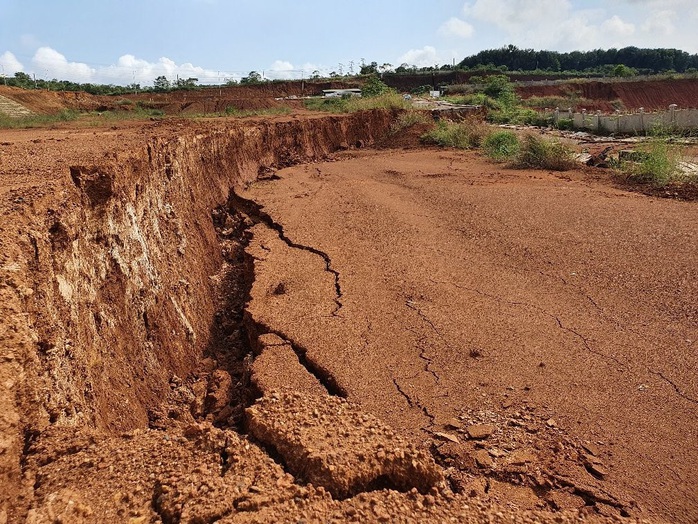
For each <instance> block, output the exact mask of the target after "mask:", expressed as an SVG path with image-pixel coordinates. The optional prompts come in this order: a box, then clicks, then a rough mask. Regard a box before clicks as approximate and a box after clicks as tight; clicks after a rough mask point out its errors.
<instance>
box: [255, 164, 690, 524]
mask: <svg viewBox="0 0 698 524" xmlns="http://www.w3.org/2000/svg"><path fill="white" fill-rule="evenodd" d="M334 160H335V161H333V162H327V163H320V164H315V165H312V166H300V167H295V168H290V169H288V170H283V171H279V172H277V176H278V177H279V179H278V180H274V181H266V182H260V183H258V184H255V185H254V186H252V187H250V189H249V190H248V191H246V192H245V193H244V194H243V196H244V197H245V198H248V199H252V200H255V201H256V202H258V203H261V204H263V205H264V209H263V211H264V212H265V213H267V214H268V215H269V216H271V217H274V219H275V221H276V223H277V224H278V226H277V229H278V228H279V227H281V228H283V231H284V235H285V236H286V237H287V238H290V239H292V240H293V242H294V243H296V244H299V245H310V246H314V248H315V249H316V250H319V251H321V252H322V253H324V256H325V257H327V258H329V259H330V260H331V267H332V269H333V271H334V272H335V273H336V275H338V279H339V283H340V287H339V288H337V287H336V286H335V274H330V273H328V272H327V270H326V266H325V263H324V260H323V257H318V256H315V257H313V256H312V254H311V253H308V252H307V251H303V250H298V249H294V248H293V246H289V245H288V244H287V243H284V242H280V241H279V239H278V236H275V235H274V234H273V231H271V232H269V231H265V230H258V229H256V228H255V229H254V230H253V231H252V233H253V238H252V241H251V243H250V245H249V247H248V252H249V253H250V254H251V255H252V256H253V257H254V258H255V262H254V264H255V282H254V284H253V286H252V289H251V301H250V303H249V305H248V312H249V314H250V315H251V316H252V317H253V318H254V319H255V321H256V323H258V324H261V325H264V326H266V327H267V329H269V330H270V331H273V332H275V333H277V334H279V335H281V336H282V337H283V338H284V339H285V340H288V341H291V343H293V344H294V345H296V346H298V347H302V348H305V349H306V353H305V357H306V359H307V360H309V361H312V362H314V365H315V366H316V367H317V368H320V369H324V370H327V371H328V372H329V373H331V374H332V376H333V377H334V380H335V382H336V383H337V384H338V385H339V386H340V387H341V389H342V390H343V391H345V392H346V393H347V394H348V397H347V398H348V399H349V400H357V401H360V402H361V404H362V406H363V407H364V408H365V409H367V410H368V411H370V412H371V413H375V414H377V415H378V416H379V417H380V418H381V419H383V420H385V421H386V422H388V423H389V424H390V425H391V426H392V427H394V428H396V429H398V430H400V431H402V432H404V434H406V435H409V436H411V437H412V438H415V439H419V440H421V441H422V442H423V443H425V445H429V446H431V447H432V449H434V450H435V452H436V454H437V456H438V457H439V458H440V460H441V463H442V464H444V465H446V466H449V467H453V468H454V470H452V474H451V475H450V477H449V479H450V481H451V483H452V485H453V486H454V488H455V489H456V490H462V491H464V492H477V491H478V489H480V491H481V493H485V492H486V494H487V495H488V496H492V497H495V496H500V497H511V498H513V499H516V500H517V501H519V502H520V501H522V500H528V501H529V504H531V505H533V506H534V505H535V504H536V503H537V502H541V501H543V502H544V503H548V504H550V505H559V506H560V507H570V506H572V507H574V505H575V504H580V505H584V504H589V503H591V504H594V505H596V506H600V507H604V506H605V507H606V508H607V510H608V511H609V512H611V513H612V512H613V511H615V512H616V513H615V514H617V515H621V514H631V515H650V516H654V517H656V518H660V519H661V518H666V519H668V520H669V521H676V522H686V523H688V522H692V521H694V520H695V519H696V518H697V517H698V506H696V505H695V500H698V499H697V498H696V495H697V492H696V488H695V486H696V483H697V482H698V479H697V478H696V477H695V474H696V471H698V468H696V464H697V463H698V455H696V453H695V448H694V446H693V445H692V442H693V441H694V440H695V437H696V433H695V432H696V421H697V420H698V408H697V404H696V403H697V402H698V389H697V388H698V384H697V383H696V380H695V376H694V373H693V371H692V370H693V369H695V368H696V365H697V364H698V362H696V360H695V352H694V351H693V347H694V345H695V341H696V338H697V337H696V335H697V334H698V310H697V309H696V304H697V303H698V302H697V301H696V298H697V297H698V288H697V287H696V285H697V283H698V273H697V272H696V267H698V266H697V265H696V262H697V260H696V256H697V255H698V252H697V251H696V249H695V247H696V245H698V237H697V236H696V235H697V233H696V230H695V227H694V226H693V224H694V223H696V222H697V221H698V208H696V207H695V203H694V202H678V201H671V200H666V199H663V200H660V199H655V198H651V197H646V196H643V195H639V194H634V193H628V192H626V191H623V190H619V189H617V188H615V187H614V184H615V183H614V182H613V181H612V180H611V179H610V175H609V178H608V179H606V180H603V178H602V177H601V176H596V179H594V178H592V176H590V175H588V174H587V173H585V172H572V173H563V174H557V175H555V174H552V173H546V172H527V171H518V170H512V169H502V168H501V167H498V166H496V165H493V164H490V163H488V162H484V161H483V160H482V159H481V158H479V157H478V156H477V155H476V154H474V153H452V152H443V151H437V150H431V151H428V150H427V151H425V150H416V151H415V150H413V151H408V152H399V153H395V152H383V153H376V152H371V151H366V152H351V153H346V154H344V155H341V156H340V157H336V158H335V159H334ZM281 284H283V288H284V290H285V292H284V293H283V294H274V293H273V292H272V290H274V289H276V288H278V286H279V285H281ZM337 302H339V303H340V304H341V307H340V308H339V309H337ZM482 425H486V426H489V428H488V429H486V430H483V429H482V427H480V428H479V429H474V430H473V428H472V426H482ZM473 432H474V433H473ZM483 473H485V475H486V478H488V479H490V483H489V484H487V485H486V486H482V487H481V488H478V487H477V483H478V482H479V480H478V479H479V478H481V475H482V474H483ZM504 494H506V495H504ZM536 501H537V502H536ZM520 503H521V502H520Z"/></svg>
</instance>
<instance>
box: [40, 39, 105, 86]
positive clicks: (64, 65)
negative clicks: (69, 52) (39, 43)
mask: <svg viewBox="0 0 698 524" xmlns="http://www.w3.org/2000/svg"><path fill="white" fill-rule="evenodd" d="M32 65H33V66H34V68H35V69H36V71H35V73H36V74H37V76H40V77H41V78H44V79H47V80H48V79H51V78H58V79H61V80H62V79H70V80H72V81H74V82H91V81H92V79H93V78H94V76H95V73H96V70H95V69H93V68H91V67H90V66H88V65H87V64H83V63H80V62H69V61H68V60H67V59H66V57H65V56H63V55H62V54H60V53H59V52H58V51H56V50H55V49H51V48H50V47H40V48H39V49H37V50H36V53H35V54H34V57H33V58H32Z"/></svg>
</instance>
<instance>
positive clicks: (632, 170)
mask: <svg viewBox="0 0 698 524" xmlns="http://www.w3.org/2000/svg"><path fill="white" fill-rule="evenodd" d="M637 158H638V160H637V161H625V162H623V163H622V164H621V166H620V167H621V171H622V172H623V173H625V174H626V175H627V176H628V178H630V179H631V180H635V181H637V182H641V183H645V184H652V185H654V186H657V187H663V186H665V185H667V184H670V183H672V182H679V183H682V182H691V181H695V177H691V176H688V175H686V174H684V173H683V171H682V170H681V169H679V162H681V155H680V153H679V150H678V148H677V147H676V146H672V145H670V144H668V143H667V142H666V141H665V140H662V139H659V138H655V139H652V140H650V141H649V142H647V143H645V144H643V145H641V146H640V147H638V151H637Z"/></svg>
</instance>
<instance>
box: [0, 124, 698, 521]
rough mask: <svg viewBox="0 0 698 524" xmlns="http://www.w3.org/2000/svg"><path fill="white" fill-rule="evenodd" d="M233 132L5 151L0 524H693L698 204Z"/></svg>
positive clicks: (421, 152)
mask: <svg viewBox="0 0 698 524" xmlns="http://www.w3.org/2000/svg"><path fill="white" fill-rule="evenodd" d="M235 122H236V123H233V121H231V122H229V123H226V121H224V120H215V121H207V122H200V123H193V122H190V121H186V120H182V121H177V120H172V121H168V122H162V123H161V122H148V123H143V124H139V123H135V122H127V123H118V124H115V125H112V126H108V127H104V128H102V127H99V128H90V129H70V127H69V126H68V127H65V128H61V129H53V130H49V129H46V130H33V131H31V130H27V131H3V132H1V133H0V144H1V145H2V149H0V161H1V162H2V164H0V166H1V168H0V213H1V215H0V217H1V218H2V223H0V245H1V246H2V247H3V253H2V256H0V277H1V279H0V292H1V293H2V295H0V298H2V301H0V311H2V314H3V321H2V322H0V343H1V344H2V346H1V347H2V357H3V359H2V360H1V361H0V379H1V380H0V407H2V410H3V413H4V415H3V417H0V474H2V476H0V479H2V482H7V484H6V485H4V486H2V485H0V488H2V489H0V495H2V496H1V497H0V522H1V521H2V520H3V519H7V516H8V513H7V512H6V509H5V507H4V506H3V505H2V504H4V503H5V502H6V501H9V502H7V503H8V504H10V505H9V506H7V507H9V508H12V507H13V506H12V505H13V504H15V505H16V506H17V507H20V508H24V509H25V510H26V509H28V510H29V512H28V514H27V515H28V517H29V521H33V522H56V521H57V519H62V520H63V521H65V522H95V521H99V522H114V521H120V522H131V523H133V524H135V523H138V522H176V521H182V522H214V521H217V520H220V519H224V521H229V522H255V521H258V522H270V521H284V522H298V521H299V520H305V521H308V522H328V521H335V522H344V521H363V522H373V521H383V522H386V521H391V519H392V520H395V521H400V522H412V521H422V522H434V521H437V522H449V521H451V522H453V521H459V522H503V523H504V522H538V521H542V522H555V521H560V522H574V521H577V519H578V518H581V517H579V515H580V514H581V515H586V516H587V517H588V518H591V519H594V518H604V517H608V518H626V519H628V521H631V520H632V519H634V518H650V519H652V520H653V521H655V522H663V521H668V522H680V523H689V522H695V521H696V520H697V519H698V504H697V503H696V500H698V491H697V488H696V485H697V483H698V450H697V449H696V446H695V442H696V441H697V438H698V435H697V434H696V433H697V432H698V424H697V422H698V416H697V415H698V407H697V405H696V404H698V383H697V382H696V374H695V370H696V353H695V348H696V343H695V341H696V339H698V325H697V324H698V278H697V277H698V269H697V268H698V264H697V262H698V231H697V230H696V228H695V224H696V223H698V208H697V207H696V202H681V201H676V200H670V199H661V198H655V197H651V196H645V195H642V194H639V193H633V192H628V191H624V190H623V189H621V188H619V187H616V186H614V185H613V184H612V183H610V181H609V180H608V176H607V175H606V174H605V172H591V171H572V172H567V173H563V174H553V173H547V172H540V171H519V170H512V169H507V168H504V167H503V166H500V165H497V164H492V163H490V162H487V161H485V160H483V159H482V158H481V157H479V156H478V155H477V154H475V153H462V152H453V151H443V150H437V149H422V148H418V149H408V150H403V149H390V148H389V147H388V148H385V149H382V150H371V149H364V148H363V146H366V145H370V144H369V142H370V141H371V139H372V137H371V133H370V132H368V130H369V129H370V128H371V127H372V126H373V127H374V128H376V129H377V128H378V127H380V126H382V127H383V128H386V129H387V127H388V123H389V122H388V120H387V118H386V117H384V116H383V117H380V116H377V117H375V118H374V117H370V118H368V117H367V118H366V119H364V120H362V119H361V118H360V117H356V118H354V117H349V116H345V117H336V116H335V117H327V118H325V117H321V116H317V115H315V116H312V117H305V116H302V115H301V116H298V115H293V116H288V117H285V118H278V119H275V120H273V121H272V120H264V121H261V120H259V121H257V120H246V121H245V123H239V122H237V121H235ZM314 129H322V136H319V137H318V136H314V134H313V133H314V131H313V130H314ZM352 137H353V138H352ZM359 137H360V140H358V138H359ZM320 139H321V140H320ZM399 139H400V137H394V140H393V143H399ZM407 142H409V141H407ZM407 142H406V143H407ZM270 144H271V145H270ZM388 145H389V144H388ZM358 146H362V147H361V148H358ZM337 150H345V151H344V152H336V151H337ZM221 159H223V160H221ZM298 162H302V163H301V164H299V165H295V166H294V167H287V168H284V166H288V165H293V164H298ZM211 165H215V166H216V168H215V169H212V170H208V171H207V166H211ZM81 166H82V167H81ZM85 166H87V167H85ZM90 166H96V169H97V170H96V171H91V167H90ZM71 168H72V169H71ZM228 169H229V170H231V173H226V172H225V171H226V170H228ZM232 170H237V171H236V172H235V173H234V175H235V176H233V173H232ZM243 175H244V176H243ZM256 177H260V178H264V180H259V181H258V182H255V183H252V184H249V185H248V184H247V183H246V182H247V181H249V180H251V179H254V178H256ZM243 182H245V183H243ZM230 189H234V190H235V191H236V194H234V195H233V198H231V199H230V200H229V202H228V206H227V208H226V209H225V210H224V207H225V199H226V197H227V192H228V191H229V190H230ZM107 223H108V227H107V225H105V224H107ZM219 244H220V245H219ZM243 252H244V253H246V255H244V253H243ZM116 255H119V256H118V257H117V256H116ZM129 257H130V258H129ZM148 257H151V258H150V259H148ZM114 261H116V262H114ZM144 261H145V262H148V264H145V262H144ZM102 265H104V266H105V267H106V268H107V269H108V271H107V270H105V269H104V268H103V269H102V270H100V269H99V268H100V267H102ZM122 266H123V267H122ZM124 267H125V268H126V270H124V269H123V268H124ZM120 268H121V269H120ZM100 271H102V272H103V273H104V274H105V275H106V277H104V278H103V277H102V276H100V274H101V273H100ZM129 271H130V272H131V273H130V275H131V277H129V278H126V276H127V275H128V274H129V273H128V272H129ZM241 275H242V276H241ZM245 278H248V279H250V280H251V282H250V283H249V289H243V288H245V286H243V285H242V284H240V281H242V280H244V279H245ZM139 279H140V280H139ZM221 282H223V285H221ZM71 286H73V287H71ZM72 289H75V293H74V294H72V291H71V290H72ZM233 291H234V292H235V294H236V296H235V297H234V298H233V299H229V298H230V297H225V296H222V297H220V302H221V303H220V304H218V303H216V300H217V299H216V300H214V299H212V298H211V295H212V294H214V293H216V292H217V293H221V294H222V295H225V293H226V292H231V293H232V292H233ZM243 291H244V293H243ZM66 297H67V298H66ZM71 297H72V298H71ZM173 299H176V300H177V301H178V302H175V301H174V300H173ZM245 301H247V304H246V305H245V304H244V302H245ZM243 306H244V311H243ZM230 309H235V312H234V315H230V311H228V310H230ZM197 315H198V316H197ZM243 316H244V319H245V320H244V324H245V329H242V325H241V320H240V319H241V318H242V317H243ZM211 317H213V318H211ZM212 325H213V327H212ZM216 325H218V328H216ZM216 329H219V331H220V333H216V331H215V330H216ZM209 330H210V331H211V332H210V333H209ZM244 335H249V338H250V339H251V340H250V344H249V346H251V347H252V350H253V351H252V350H251V351H250V352H248V353H246V351H247V350H248V349H249V348H248V347H247V346H248V345H247V344H245V343H243V342H244V341H243V340H242V339H243V338H244ZM207 336H208V338H207ZM197 337H198V338H197ZM217 337H218V338H220V340H218V338H217ZM59 343H60V344H59ZM232 349H234V352H233V351H232ZM194 350H196V351H198V353H192V352H193V351H194ZM204 350H206V351H207V352H204ZM226 351H227V352H228V353H227V354H226ZM204 356H206V357H208V358H205V359H204V358H203V357H204ZM146 359H149V360H146ZM144 362H145V364H144ZM146 364H147V366H150V367H147V366H146ZM178 375H179V376H178ZM33 380H35V381H36V382H35V383H32V381H33ZM248 381H249V383H250V384H251V385H249V387H248V384H247V382H248ZM278 390H281V391H282V392H281V393H279V391H278ZM289 390H290V391H289ZM299 392H300V394H299ZM253 393H254V394H253ZM255 394H256V395H261V394H263V395H264V396H263V397H262V398H261V399H259V400H256V399H255ZM345 400H346V401H348V402H345ZM250 405H251V407H249V406H250ZM245 407H247V408H248V409H247V410H246V411H244V408H245ZM78 408H79V409H78ZM243 411H244V415H243ZM24 414H31V419H28V418H25V419H22V416H23V415H24ZM243 418H244V420H242V419H243ZM214 426H216V427H214ZM127 430H128V431H127ZM22 446H23V447H22ZM12 453H17V454H18V457H20V458H18V460H17V461H14V458H13V455H12ZM7 479H12V480H7ZM307 482H312V485H308V484H307ZM17 501H19V502H17ZM550 511H555V512H557V513H554V514H551V513H549V512H550ZM540 512H544V513H540ZM565 512H567V513H565ZM580 512H581V513H580ZM9 515H10V517H9V521H11V522H14V521H17V520H13V518H12V515H13V513H12V512H10V513H9ZM225 519H227V520H225ZM454 519H455V520H454Z"/></svg>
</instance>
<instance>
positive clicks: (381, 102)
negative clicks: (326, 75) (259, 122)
mask: <svg viewBox="0 0 698 524" xmlns="http://www.w3.org/2000/svg"><path fill="white" fill-rule="evenodd" d="M304 105H305V107H306V109H310V110H311V111H329V112H332V113H354V112H356V111H366V110H370V109H410V107H411V104H410V102H409V101H407V100H405V99H404V98H403V97H402V95H400V94H398V93H395V92H394V91H390V92H386V93H383V94H381V95H378V96H372V97H366V98H364V97H356V96H353V97H346V98H310V99H308V100H304Z"/></svg>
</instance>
